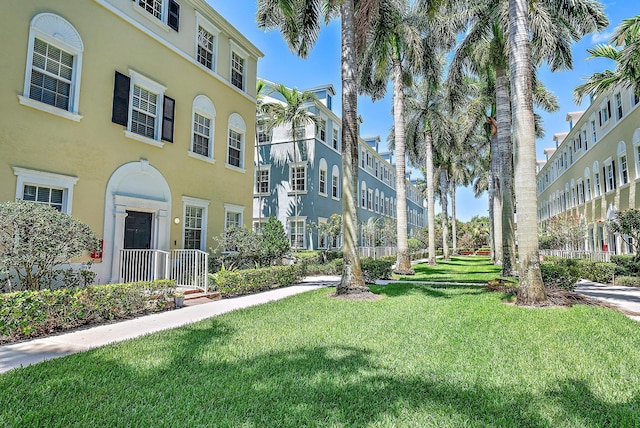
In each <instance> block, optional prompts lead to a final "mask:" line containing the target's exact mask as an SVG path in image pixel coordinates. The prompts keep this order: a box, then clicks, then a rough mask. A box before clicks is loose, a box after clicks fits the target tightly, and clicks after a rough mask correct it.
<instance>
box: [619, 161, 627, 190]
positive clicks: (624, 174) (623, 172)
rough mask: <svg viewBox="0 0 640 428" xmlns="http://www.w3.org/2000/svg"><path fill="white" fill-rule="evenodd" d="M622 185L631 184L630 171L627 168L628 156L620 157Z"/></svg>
mask: <svg viewBox="0 0 640 428" xmlns="http://www.w3.org/2000/svg"><path fill="white" fill-rule="evenodd" d="M619 162H620V184H627V183H628V182H629V169H628V166H627V156H626V155H624V156H620V158H619Z"/></svg>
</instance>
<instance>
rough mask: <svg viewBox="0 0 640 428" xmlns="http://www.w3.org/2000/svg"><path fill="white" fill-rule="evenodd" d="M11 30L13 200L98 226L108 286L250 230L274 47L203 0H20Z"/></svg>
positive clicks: (6, 105)
mask: <svg viewBox="0 0 640 428" xmlns="http://www.w3.org/2000/svg"><path fill="white" fill-rule="evenodd" d="M0 38H1V39H2V40H4V41H5V43H4V44H3V48H2V57H3V60H2V62H0V74H1V75H2V76H3V79H2V82H1V83H0V93H1V94H2V98H3V103H2V105H3V107H2V115H0V129H2V132H1V133H0V201H7V200H14V199H16V198H18V199H25V200H31V201H34V202H38V203H42V204H48V205H51V206H53V207H55V208H56V209H58V210H60V211H63V212H66V213H69V214H71V215H73V216H74V217H76V218H78V219H80V220H81V221H83V222H85V223H87V224H88V225H89V226H90V227H91V228H92V229H93V231H94V232H95V233H96V235H98V237H99V238H100V239H101V240H102V245H103V247H102V252H98V253H96V254H94V255H93V258H94V259H95V261H96V263H95V264H94V266H93V270H94V271H95V272H97V274H98V280H99V281H100V282H115V281H119V280H122V279H123V278H125V277H128V278H133V277H134V276H135V275H134V276H132V274H131V273H130V272H129V273H127V269H129V268H127V267H126V266H125V265H126V264H128V265H129V266H130V267H131V266H133V265H135V264H137V265H138V269H139V270H141V272H138V274H141V275H142V276H146V277H148V276H149V275H151V271H152V270H153V271H157V270H158V269H161V270H162V269H165V270H166V269H169V267H170V266H167V265H165V266H161V265H162V263H160V262H158V260H159V259H162V258H163V257H168V256H167V255H168V254H170V253H171V252H172V251H175V250H185V251H186V250H189V251H202V252H204V251H207V250H208V248H209V247H210V246H212V245H215V243H214V242H213V240H212V237H214V236H217V235H219V234H220V233H221V232H222V231H223V230H224V228H225V227H226V226H228V225H230V224H238V225H243V226H247V227H250V225H251V220H252V213H251V208H252V198H253V191H252V189H253V163H254V159H253V156H254V151H253V145H254V140H255V117H256V115H255V103H256V94H255V88H256V67H257V61H258V58H260V57H262V53H261V52H260V51H259V50H258V49H257V48H256V47H255V46H254V45H253V44H252V43H251V42H250V41H249V40H247V39H246V38H245V37H244V36H243V35H242V34H241V33H240V32H238V31H237V30H236V29H235V28H234V27H232V26H231V25H230V24H229V23H228V22H227V21H226V20H225V19H224V18H223V17H222V16H220V15H219V14H218V13H217V12H216V11H215V10H213V9H212V8H211V7H210V6H209V5H208V4H207V3H206V2H205V1H204V0H133V1H132V0H83V1H51V0H30V1H7V2H4V3H3V7H2V14H0ZM185 254H186V253H185ZM166 263H173V264H172V266H175V265H176V263H178V262H176V261H175V260H172V261H171V262H165V264H166ZM140 265H146V267H145V266H143V267H142V268H139V266H140ZM154 275H155V274H154ZM125 279H126V278H125Z"/></svg>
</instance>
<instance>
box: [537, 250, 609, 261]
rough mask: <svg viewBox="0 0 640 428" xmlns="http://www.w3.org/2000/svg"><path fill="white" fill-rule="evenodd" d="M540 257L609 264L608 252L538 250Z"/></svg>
mask: <svg viewBox="0 0 640 428" xmlns="http://www.w3.org/2000/svg"><path fill="white" fill-rule="evenodd" d="M540 254H541V255H542V256H557V257H562V258H565V259H584V260H593V261H594V262H610V261H611V254H613V253H612V252H610V251H569V250H540Z"/></svg>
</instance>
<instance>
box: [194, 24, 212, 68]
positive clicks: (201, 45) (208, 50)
mask: <svg viewBox="0 0 640 428" xmlns="http://www.w3.org/2000/svg"><path fill="white" fill-rule="evenodd" d="M214 46H215V45H214V35H213V34H211V33H210V32H208V31H207V30H205V29H204V28H202V27H198V62H199V63H200V64H202V65H204V66H205V67H207V68H208V69H209V70H215V51H214Z"/></svg>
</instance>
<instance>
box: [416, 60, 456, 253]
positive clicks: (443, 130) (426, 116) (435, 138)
mask: <svg viewBox="0 0 640 428" xmlns="http://www.w3.org/2000/svg"><path fill="white" fill-rule="evenodd" d="M440 65H441V66H442V64H440ZM440 81H441V79H437V80H431V79H418V80H416V81H414V84H413V85H412V86H411V88H410V90H409V91H408V95H407V98H406V100H407V103H406V111H407V134H406V144H407V153H408V155H409V159H410V160H411V163H412V164H413V165H422V164H424V165H425V167H424V170H423V171H424V173H425V180H426V187H427V225H428V231H429V264H430V265H435V264H436V244H435V235H436V232H435V186H436V183H437V180H436V178H435V172H434V145H436V144H440V142H441V141H443V140H445V139H447V138H450V135H449V128H448V127H446V126H445V124H446V123H447V121H448V119H447V114H446V109H445V108H444V104H445V102H444V94H443V92H444V91H443V90H442V88H441V86H440V85H439V82H440Z"/></svg>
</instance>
